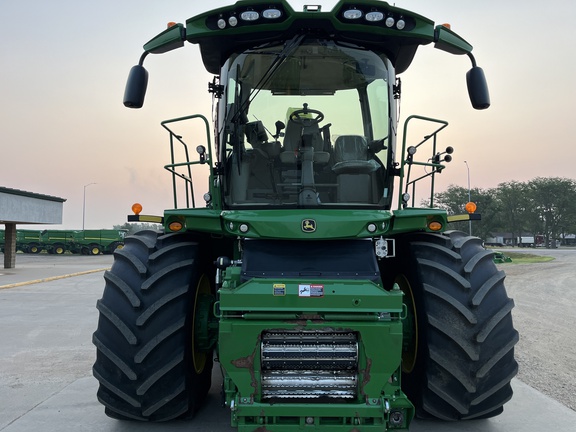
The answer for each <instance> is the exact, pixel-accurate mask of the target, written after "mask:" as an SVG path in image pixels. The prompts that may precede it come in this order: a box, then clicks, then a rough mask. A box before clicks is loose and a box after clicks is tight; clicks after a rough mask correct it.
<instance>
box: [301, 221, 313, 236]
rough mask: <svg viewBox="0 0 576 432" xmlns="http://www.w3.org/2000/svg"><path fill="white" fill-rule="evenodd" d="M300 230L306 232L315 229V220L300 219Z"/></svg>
mask: <svg viewBox="0 0 576 432" xmlns="http://www.w3.org/2000/svg"><path fill="white" fill-rule="evenodd" d="M302 231H304V232H306V233H311V232H314V231H316V221H315V220H314V219H304V220H303V221H302Z"/></svg>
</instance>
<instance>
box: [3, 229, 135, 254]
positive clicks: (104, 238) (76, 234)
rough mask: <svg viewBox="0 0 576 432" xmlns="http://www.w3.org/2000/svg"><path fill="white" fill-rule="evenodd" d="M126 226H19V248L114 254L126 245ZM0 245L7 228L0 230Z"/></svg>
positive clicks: (34, 252) (50, 251)
mask: <svg viewBox="0 0 576 432" xmlns="http://www.w3.org/2000/svg"><path fill="white" fill-rule="evenodd" d="M127 232H128V230H125V229H120V230H118V229H97V230H20V229H19V230H16V250H17V251H21V252H24V253H30V254H38V253H40V252H42V251H46V252H47V253H49V254H55V255H62V254H64V253H66V252H70V253H73V254H82V255H99V254H101V253H106V254H111V253H113V252H114V251H115V250H116V249H117V248H121V247H122V246H123V245H124V237H125V236H126V233H127ZM0 233H1V234H0V247H2V248H3V246H4V236H3V234H4V232H3V231H0Z"/></svg>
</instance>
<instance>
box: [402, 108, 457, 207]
mask: <svg viewBox="0 0 576 432" xmlns="http://www.w3.org/2000/svg"><path fill="white" fill-rule="evenodd" d="M414 119H416V120H423V121H428V122H432V123H439V124H440V125H441V126H439V127H438V128H437V129H436V130H435V131H434V132H432V133H431V134H429V135H425V136H424V139H422V141H420V142H419V143H418V144H416V145H415V146H411V147H410V149H412V148H413V152H410V153H409V152H407V148H406V142H407V136H408V123H409V122H410V121H411V120H414ZM446 126H448V122H446V121H444V120H438V119H434V118H431V117H424V116H419V115H412V116H410V117H408V118H407V119H406V121H405V122H404V130H403V137H402V158H401V164H400V185H399V190H400V192H401V193H400V194H399V196H398V208H401V207H405V206H406V204H407V202H404V201H403V195H404V193H408V190H409V188H410V186H411V187H412V194H411V198H412V207H414V204H415V199H416V198H415V197H416V182H418V181H420V180H422V179H424V178H426V177H431V185H430V207H432V206H433V204H434V176H435V174H436V173H438V172H440V171H442V170H443V169H444V168H445V165H442V164H440V163H438V162H435V161H434V156H435V155H436V154H437V151H436V145H437V140H436V138H437V135H438V133H439V132H440V131H441V130H442V129H444V128H445V127H446ZM430 139H432V155H431V157H430V158H429V159H428V162H419V161H415V160H414V154H415V153H416V150H417V149H418V147H420V146H421V145H422V144H424V143H425V142H427V141H429V140H430ZM430 161H432V162H430ZM406 165H408V169H407V170H406ZM413 165H416V166H423V167H430V168H432V170H431V171H430V172H427V173H426V174H424V175H422V176H420V177H418V178H416V179H414V180H410V175H411V171H412V166H413ZM406 171H407V172H406ZM404 183H405V185H404ZM404 187H405V189H404Z"/></svg>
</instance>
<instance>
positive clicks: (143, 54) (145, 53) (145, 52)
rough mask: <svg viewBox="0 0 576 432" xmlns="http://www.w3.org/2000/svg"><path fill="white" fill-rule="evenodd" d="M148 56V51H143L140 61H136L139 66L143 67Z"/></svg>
mask: <svg viewBox="0 0 576 432" xmlns="http://www.w3.org/2000/svg"><path fill="white" fill-rule="evenodd" d="M148 54H150V53H149V52H148V51H144V52H143V53H142V55H141V56H140V60H139V61H138V64H139V65H140V66H143V65H144V59H145V58H146V57H147V56H148Z"/></svg>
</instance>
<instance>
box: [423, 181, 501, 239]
mask: <svg viewBox="0 0 576 432" xmlns="http://www.w3.org/2000/svg"><path fill="white" fill-rule="evenodd" d="M470 197H471V200H472V201H473V202H475V203H476V206H477V210H476V213H479V214H480V215H481V217H482V219H481V220H480V221H473V222H472V224H471V227H472V233H473V234H474V235H475V236H477V237H480V238H487V237H490V235H491V233H492V232H494V231H495V230H496V229H497V228H499V226H500V225H501V223H500V220H499V218H498V215H499V209H498V202H497V200H496V192H495V190H494V189H478V188H474V189H472V190H471V191H470ZM434 202H435V203H436V207H439V208H442V209H444V210H446V212H447V213H448V214H449V215H454V214H463V213H466V210H465V208H464V207H465V206H466V203H467V202H468V189H466V188H463V187H460V186H455V185H450V186H449V187H448V189H447V190H446V191H445V192H440V193H436V194H434ZM451 228H453V229H458V230H461V231H464V232H468V231H469V229H470V224H469V223H468V222H456V223H453V224H452V225H451Z"/></svg>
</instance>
